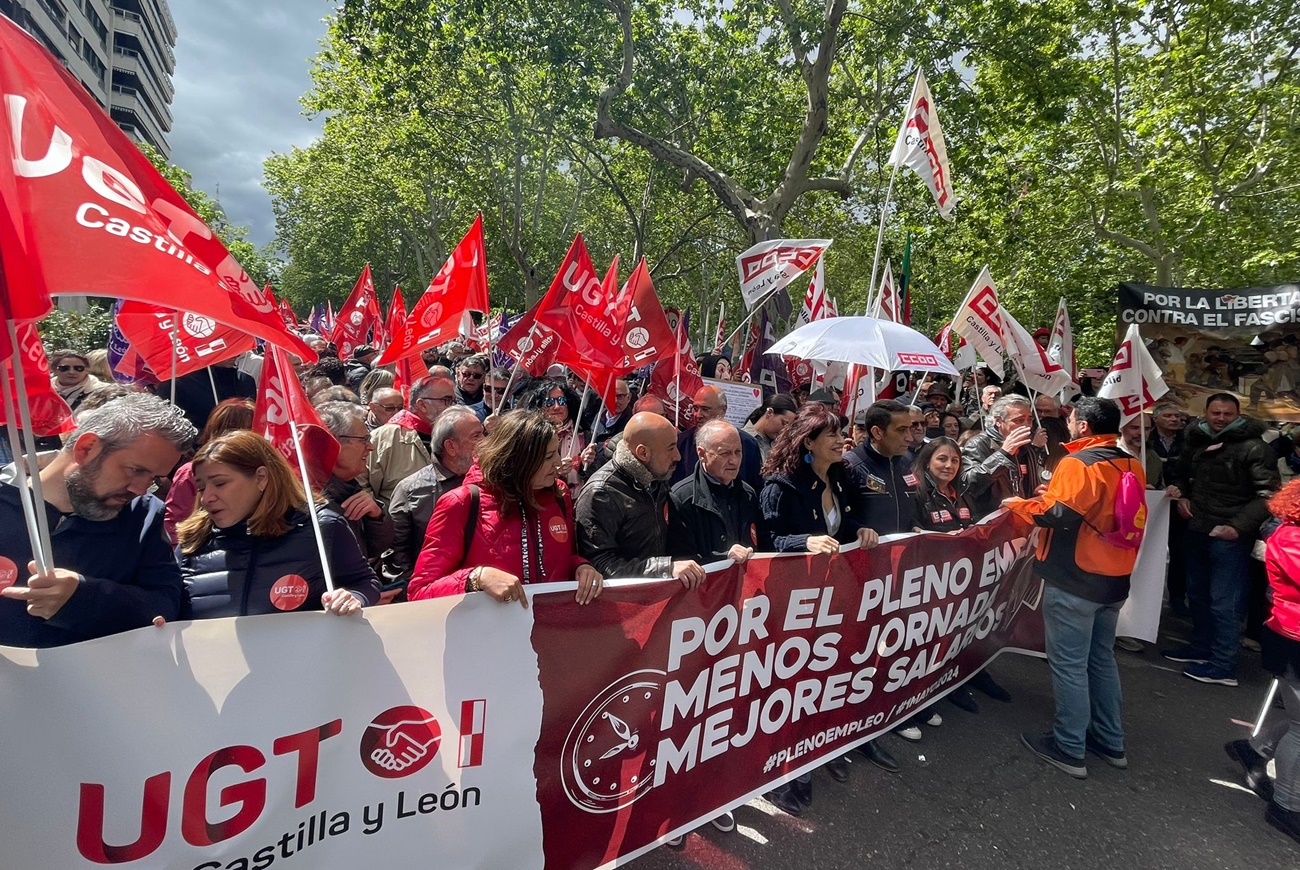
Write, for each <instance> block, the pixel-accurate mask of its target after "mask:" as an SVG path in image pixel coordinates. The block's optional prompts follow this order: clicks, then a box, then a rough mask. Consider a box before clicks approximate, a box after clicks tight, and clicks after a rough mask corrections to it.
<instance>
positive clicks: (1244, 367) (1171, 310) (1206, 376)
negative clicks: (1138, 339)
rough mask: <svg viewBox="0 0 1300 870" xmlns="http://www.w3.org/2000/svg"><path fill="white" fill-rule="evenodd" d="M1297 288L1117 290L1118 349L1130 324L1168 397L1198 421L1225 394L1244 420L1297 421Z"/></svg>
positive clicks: (1299, 390)
mask: <svg viewBox="0 0 1300 870" xmlns="http://www.w3.org/2000/svg"><path fill="white" fill-rule="evenodd" d="M1297 323H1300V285H1295V284H1279V285H1275V286H1272V287H1245V288H1236V289H1231V290H1229V289H1223V290H1202V289H1190V288H1175V287H1154V286H1152V285H1150V284H1138V283H1130V282H1125V283H1121V284H1120V285H1119V316H1118V318H1117V319H1116V330H1117V336H1118V339H1117V343H1118V341H1122V340H1123V335H1124V332H1125V331H1126V330H1127V329H1128V328H1129V326H1130V325H1131V324H1137V325H1138V326H1139V328H1140V329H1141V330H1142V338H1143V340H1144V341H1145V342H1146V344H1147V347H1148V348H1149V349H1150V351H1151V355H1152V357H1154V359H1155V361H1156V362H1157V363H1158V364H1159V365H1160V368H1161V370H1162V371H1163V373H1164V379H1165V383H1167V384H1168V385H1169V390H1170V397H1171V398H1173V399H1175V400H1176V401H1178V403H1179V404H1181V405H1182V406H1183V407H1184V408H1185V409H1186V410H1187V411H1189V412H1190V413H1193V414H1199V413H1201V412H1202V411H1203V410H1204V408H1205V399H1206V397H1208V396H1210V395H1212V394H1214V393H1219V392H1225V391H1226V392H1231V393H1234V394H1236V395H1237V396H1238V397H1239V398H1240V399H1241V404H1242V411H1243V413H1246V414H1249V415H1250V416H1252V417H1258V418H1260V419H1265V420H1288V421H1292V422H1296V421H1300V327H1298V326H1297Z"/></svg>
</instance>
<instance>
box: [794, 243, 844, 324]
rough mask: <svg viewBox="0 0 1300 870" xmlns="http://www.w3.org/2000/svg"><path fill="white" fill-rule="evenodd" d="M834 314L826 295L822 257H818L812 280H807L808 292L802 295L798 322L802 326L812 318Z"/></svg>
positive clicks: (812, 319)
mask: <svg viewBox="0 0 1300 870" xmlns="http://www.w3.org/2000/svg"><path fill="white" fill-rule="evenodd" d="M834 316H835V315H834V314H832V313H831V303H830V299H829V298H827V296H826V271H825V266H824V265H823V258H822V257H818V258H817V265H816V266H815V267H814V268H813V276H812V281H810V282H808V292H807V293H805V294H804V297H803V308H802V309H800V311H799V320H798V323H799V325H800V326H804V325H806V324H809V323H812V322H813V321H814V320H821V319H822V318H823V317H834Z"/></svg>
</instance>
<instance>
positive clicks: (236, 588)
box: [177, 508, 379, 619]
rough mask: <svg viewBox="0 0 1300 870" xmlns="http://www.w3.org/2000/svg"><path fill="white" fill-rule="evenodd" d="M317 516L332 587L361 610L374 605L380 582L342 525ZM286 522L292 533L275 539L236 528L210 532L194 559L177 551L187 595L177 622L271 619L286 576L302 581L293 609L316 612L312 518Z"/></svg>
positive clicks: (335, 518) (324, 514) (318, 579)
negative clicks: (275, 591) (352, 596)
mask: <svg viewBox="0 0 1300 870" xmlns="http://www.w3.org/2000/svg"><path fill="white" fill-rule="evenodd" d="M318 515H319V516H320V524H321V533H322V534H323V535H324V537H325V551H326V553H327V554H328V557H329V562H330V569H331V571H332V573H333V576H334V585H335V586H336V587H338V588H340V589H348V590H351V591H352V592H356V593H358V594H359V595H361V597H362V598H364V599H365V603H366V604H374V603H376V602H377V601H379V580H378V579H377V578H376V577H375V572H374V571H373V570H372V569H371V568H370V566H369V565H368V564H367V563H366V560H365V557H364V556H362V555H361V549H360V547H359V546H358V545H357V541H356V538H354V537H353V536H352V530H351V529H350V528H349V527H348V522H347V520H345V519H344V518H343V517H341V516H339V515H338V514H336V513H335V512H334V511H332V510H329V509H328V508H321V509H320V510H319V511H318ZM286 520H287V521H288V522H289V523H290V524H291V525H292V528H291V529H289V531H288V532H286V533H285V534H283V535H280V536H279V537H276V538H263V537H257V536H254V535H250V534H249V533H248V527H247V526H246V525H245V524H244V523H239V524H237V525H234V526H231V527H230V528H228V529H214V530H213V533H212V534H211V535H210V536H209V537H208V540H207V541H206V542H204V544H203V546H202V547H200V548H199V550H198V552H196V553H192V554H189V555H186V554H184V553H180V552H179V551H178V553H177V558H178V560H179V561H180V565H181V576H182V578H183V579H184V581H185V592H186V601H185V602H184V604H183V606H182V612H181V616H182V618H184V619H211V618H215V617H219V616H247V615H249V614H259V613H276V612H277V611H278V609H279V608H277V607H276V606H275V605H274V604H273V603H272V602H271V590H272V587H273V586H275V584H276V583H277V582H278V581H279V580H281V579H282V578H284V577H285V576H287V575H290V574H296V575H298V576H299V577H302V578H303V579H304V580H306V581H307V597H306V599H305V600H303V602H302V603H301V604H299V605H298V606H297V607H295V608H292V609H293V610H320V609H321V603H320V598H321V596H322V595H323V594H325V574H324V573H323V572H322V571H321V564H320V556H319V554H318V552H317V550H316V537H315V534H314V533H313V532H312V528H311V518H310V517H308V516H307V514H306V513H304V512H303V511H299V510H294V511H292V512H290V513H289V515H288V516H287V517H286Z"/></svg>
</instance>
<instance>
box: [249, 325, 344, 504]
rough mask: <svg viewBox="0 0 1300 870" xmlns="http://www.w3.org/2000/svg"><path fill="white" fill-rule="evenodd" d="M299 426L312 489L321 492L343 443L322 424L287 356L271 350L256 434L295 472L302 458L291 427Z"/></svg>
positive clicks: (259, 391) (256, 414)
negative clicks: (277, 452) (279, 454)
mask: <svg viewBox="0 0 1300 870" xmlns="http://www.w3.org/2000/svg"><path fill="white" fill-rule="evenodd" d="M290 421H292V422H293V423H296V424H297V426H298V431H299V432H300V433H301V434H302V452H303V456H304V457H305V458H306V460H307V475H308V477H309V478H310V479H311V487H312V488H313V489H320V488H321V487H322V486H324V485H325V482H326V481H327V480H329V477H330V474H332V473H333V471H334V463H335V462H337V461H338V458H339V442H338V439H337V438H335V437H334V434H333V433H332V432H330V430H329V429H327V428H326V427H325V424H324V423H322V422H321V419H320V416H319V415H318V414H317V413H316V409H315V408H313V407H312V406H311V402H310V401H309V400H308V399H307V394H306V393H304V392H303V389H302V383H301V382H300V381H299V380H298V373H297V372H295V371H294V369H293V366H292V365H291V364H290V363H289V358H288V356H286V354H285V352H284V351H283V350H281V349H280V348H278V347H268V348H267V349H266V358H265V359H264V360H263V361H262V377H261V380H260V381H259V383H258V386H257V403H256V405H255V406H254V409H253V431H254V432H256V433H257V434H259V435H261V436H262V437H263V438H265V439H266V440H267V441H270V442H271V445H272V446H273V447H275V449H276V450H279V451H280V453H281V455H283V456H284V458H285V459H287V460H288V461H289V465H290V466H292V467H293V468H294V469H295V470H297V468H298V454H297V453H296V452H295V450H294V444H293V430H292V429H291V428H290V426H289V423H290Z"/></svg>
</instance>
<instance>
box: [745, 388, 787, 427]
mask: <svg viewBox="0 0 1300 870" xmlns="http://www.w3.org/2000/svg"><path fill="white" fill-rule="evenodd" d="M768 408H771V409H772V413H773V414H786V413H789V414H798V413H799V405H798V404H797V403H796V402H795V400H794V397H793V396H791V395H790V394H789V393H775V394H774V395H771V396H769V397H767V398H766V399H764V400H763V404H761V405H759V406H758V407H757V408H755V409H754V410H753V411H751V412H750V413H749V418H748V421H747V422H750V423H757V422H758V421H759V420H760V419H762V417H763V415H764V414H766V413H767V410H768Z"/></svg>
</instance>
